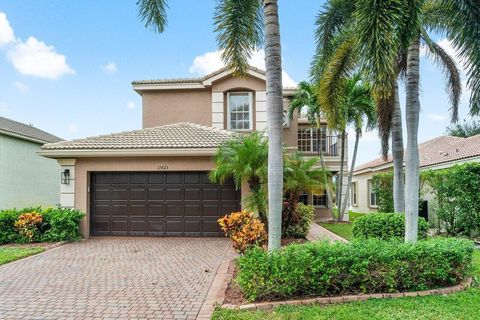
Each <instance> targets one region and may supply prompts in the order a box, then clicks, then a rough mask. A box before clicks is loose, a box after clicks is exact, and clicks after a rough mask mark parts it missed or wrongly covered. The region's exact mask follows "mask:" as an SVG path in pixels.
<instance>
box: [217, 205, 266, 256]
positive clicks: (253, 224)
mask: <svg viewBox="0 0 480 320" xmlns="http://www.w3.org/2000/svg"><path fill="white" fill-rule="evenodd" d="M218 224H219V225H220V228H221V229H222V231H223V232H225V235H226V236H227V237H230V239H232V241H233V247H234V248H235V250H237V252H239V253H244V252H245V251H246V250H247V249H250V248H253V247H255V246H259V247H264V246H265V244H266V242H267V233H266V232H265V225H264V224H263V223H262V222H261V221H260V220H259V219H257V218H255V217H254V216H253V213H251V212H247V211H240V212H233V213H231V214H229V215H225V216H224V217H223V218H220V219H218Z"/></svg>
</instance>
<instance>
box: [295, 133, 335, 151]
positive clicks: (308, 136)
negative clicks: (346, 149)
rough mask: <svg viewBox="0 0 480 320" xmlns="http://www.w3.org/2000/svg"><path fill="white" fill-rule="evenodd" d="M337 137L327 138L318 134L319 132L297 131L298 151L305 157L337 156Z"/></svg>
mask: <svg viewBox="0 0 480 320" xmlns="http://www.w3.org/2000/svg"><path fill="white" fill-rule="evenodd" d="M339 142H340V138H339V137H338V136H327V135H323V134H321V133H320V130H316V129H313V130H299V132H298V151H300V152H302V153H303V154H304V155H306V156H320V153H321V154H322V155H323V156H329V157H336V156H338V154H339V149H340V146H339Z"/></svg>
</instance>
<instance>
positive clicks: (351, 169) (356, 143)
mask: <svg viewBox="0 0 480 320" xmlns="http://www.w3.org/2000/svg"><path fill="white" fill-rule="evenodd" d="M360 132H361V129H360V130H358V129H357V130H355V146H354V147H353V156H352V164H351V166H350V172H349V174H348V183H347V191H346V192H345V201H344V202H343V205H342V211H341V212H342V217H343V215H344V214H345V210H346V209H347V203H348V197H349V196H350V189H351V188H352V178H353V169H354V168H355V161H356V160H357V150H358V141H359V140H360Z"/></svg>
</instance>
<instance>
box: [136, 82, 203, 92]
mask: <svg viewBox="0 0 480 320" xmlns="http://www.w3.org/2000/svg"><path fill="white" fill-rule="evenodd" d="M132 86H133V90H135V91H137V92H138V93H141V92H142V91H149V90H178V89H205V86H204V85H202V84H200V83H172V84H168V83H152V84H134V85H132Z"/></svg>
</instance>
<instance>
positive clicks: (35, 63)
mask: <svg viewBox="0 0 480 320" xmlns="http://www.w3.org/2000/svg"><path fill="white" fill-rule="evenodd" d="M7 57H8V59H9V60H10V61H11V62H12V64H13V66H14V67H15V68H16V69H17V70H18V71H19V72H20V73H22V74H25V75H30V76H37V77H41V78H47V79H58V78H59V77H61V76H63V75H64V74H74V73H75V71H74V70H73V69H72V68H70V67H69V66H68V64H67V61H66V60H67V59H66V57H65V56H64V55H62V54H59V53H57V52H56V51H55V48H54V47H53V46H48V45H47V44H45V42H42V41H39V40H37V39H36V38H34V37H29V38H28V39H27V41H26V42H22V41H17V42H16V43H15V45H14V46H13V47H12V48H11V49H9V50H8V51H7Z"/></svg>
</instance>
